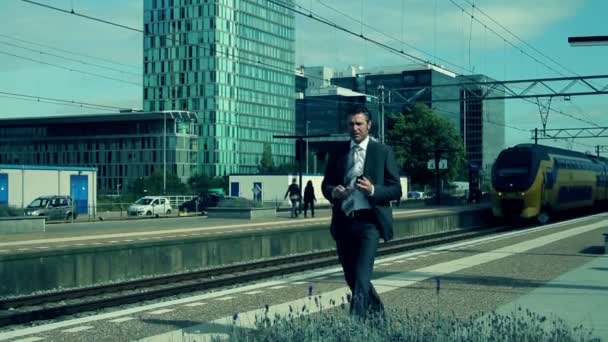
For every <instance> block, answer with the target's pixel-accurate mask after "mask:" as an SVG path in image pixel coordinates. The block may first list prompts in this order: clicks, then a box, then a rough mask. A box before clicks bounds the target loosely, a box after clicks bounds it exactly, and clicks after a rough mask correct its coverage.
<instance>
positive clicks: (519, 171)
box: [498, 167, 528, 177]
mask: <svg viewBox="0 0 608 342" xmlns="http://www.w3.org/2000/svg"><path fill="white" fill-rule="evenodd" d="M527 174H528V169H527V168H523V167H516V168H506V169H499V170H498V176H499V177H508V176H513V175H527Z"/></svg>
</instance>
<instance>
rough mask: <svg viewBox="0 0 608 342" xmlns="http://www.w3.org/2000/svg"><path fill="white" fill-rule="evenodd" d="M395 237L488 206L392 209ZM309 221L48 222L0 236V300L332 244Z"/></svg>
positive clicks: (483, 218)
mask: <svg viewBox="0 0 608 342" xmlns="http://www.w3.org/2000/svg"><path fill="white" fill-rule="evenodd" d="M393 217H394V230H395V237H396V238H399V237H410V236H413V235H420V234H430V233H437V232H444V231H449V230H458V229H467V228H470V227H476V226H481V225H487V224H488V221H489V220H490V219H491V214H490V209H489V207H488V206H487V205H475V206H461V207H439V208H420V209H397V210H395V211H394V212H393ZM330 219H331V218H330V213H329V211H327V210H326V211H324V212H319V213H318V215H317V216H316V217H315V218H296V219H290V218H285V217H274V218H270V219H257V220H243V219H240V220H239V219H207V218H201V217H198V218H183V219H176V218H173V219H170V218H166V219H157V220H154V219H149V220H142V221H132V222H100V223H97V224H94V225H93V224H78V225H77V224H73V225H71V224H70V225H65V226H64V227H60V226H54V227H53V228H54V230H52V231H47V232H45V233H27V234H12V235H8V236H7V239H6V240H3V241H0V269H1V270H3V273H4V274H5V279H6V281H4V282H1V283H0V297H2V296H6V297H11V296H21V295H28V294H30V293H35V292H39V291H52V290H53V289H57V288H62V289H68V288H77V287H86V286H93V285H99V284H107V283H115V282H120V281H126V280H131V279H138V278H143V277H154V276H160V275H166V274H175V273H181V272H189V271H196V270H201V269H208V268H212V267H218V266H225V265H231V264H237V263H243V262H250V261H253V260H268V259H271V258H275V257H284V256H288V255H295V254H302V253H310V252H313V251H321V250H328V249H333V248H334V247H335V245H334V242H333V239H332V238H331V235H330V233H329V223H330Z"/></svg>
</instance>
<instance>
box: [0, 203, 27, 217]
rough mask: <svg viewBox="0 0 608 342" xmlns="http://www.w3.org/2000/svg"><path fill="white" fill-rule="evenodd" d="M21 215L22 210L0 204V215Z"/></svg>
mask: <svg viewBox="0 0 608 342" xmlns="http://www.w3.org/2000/svg"><path fill="white" fill-rule="evenodd" d="M9 216H23V210H21V209H17V208H15V207H10V206H7V205H0V217H9Z"/></svg>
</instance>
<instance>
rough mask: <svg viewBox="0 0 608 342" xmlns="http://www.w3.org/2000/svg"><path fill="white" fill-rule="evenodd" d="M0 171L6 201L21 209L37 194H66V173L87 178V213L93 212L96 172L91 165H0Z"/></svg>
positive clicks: (68, 176)
mask: <svg viewBox="0 0 608 342" xmlns="http://www.w3.org/2000/svg"><path fill="white" fill-rule="evenodd" d="M0 173H6V174H8V204H9V206H13V207H16V208H24V207H26V206H27V205H28V204H30V203H31V202H32V201H33V200H34V199H36V198H37V197H39V196H45V195H70V191H71V189H70V176H72V175H83V176H87V177H88V191H89V198H88V205H89V214H94V206H95V203H96V199H97V172H96V171H95V170H94V169H91V168H81V169H80V168H75V167H66V168H61V167H49V168H48V169H45V168H44V167H40V166H36V167H35V168H28V166H27V165H24V166H21V165H0Z"/></svg>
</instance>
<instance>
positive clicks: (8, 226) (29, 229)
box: [0, 217, 46, 234]
mask: <svg viewBox="0 0 608 342" xmlns="http://www.w3.org/2000/svg"><path fill="white" fill-rule="evenodd" d="M45 229H46V220H45V219H44V217H0V234H14V233H42V232H44V231H45Z"/></svg>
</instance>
